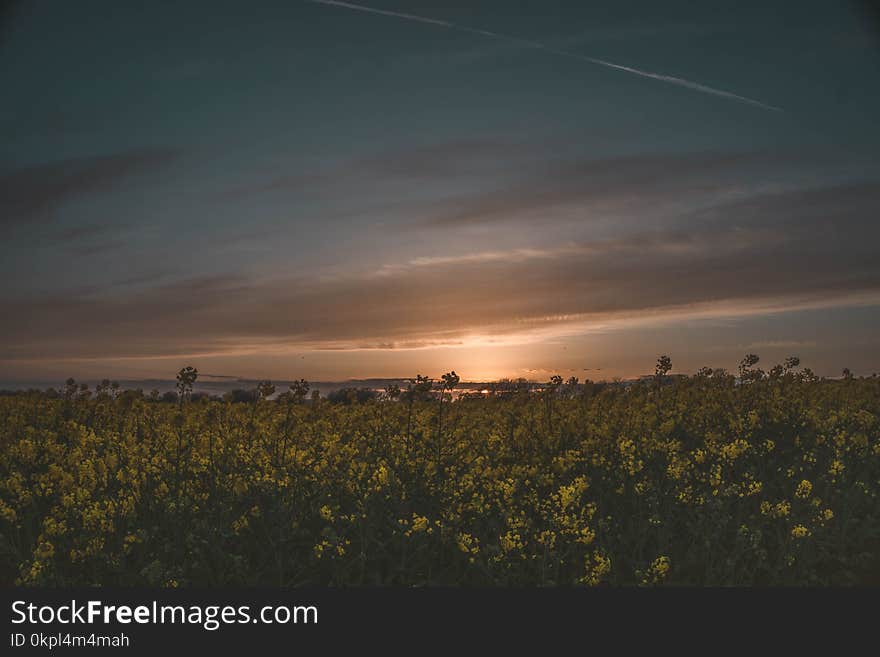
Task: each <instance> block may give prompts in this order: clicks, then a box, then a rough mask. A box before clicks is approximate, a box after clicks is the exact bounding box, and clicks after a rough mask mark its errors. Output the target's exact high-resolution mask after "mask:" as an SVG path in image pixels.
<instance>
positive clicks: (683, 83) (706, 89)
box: [306, 0, 783, 112]
mask: <svg viewBox="0 0 880 657" xmlns="http://www.w3.org/2000/svg"><path fill="white" fill-rule="evenodd" d="M306 1H307V2H313V3H315V4H319V5H330V6H333V7H341V8H343V9H352V10H354V11H363V12H367V13H369V14H379V15H380V16H391V17H393V18H402V19H404V20H408V21H415V22H417V23H427V24H429V25H437V26H439V27H445V28H447V29H450V30H458V31H459V32H468V33H470V34H478V35H480V36H486V37H491V38H493V39H501V40H503V41H510V42H512V43H518V44H520V45H522V46H527V47H529V48H535V49H537V50H543V51H544V52H547V53H550V54H553V55H559V56H560V57H568V58H570V59H577V60H580V61H582V62H588V63H590V64H597V65H599V66H605V67H607V68H613V69H615V70H617V71H623V72H624V73H631V74H632V75H638V76H640V77H643V78H650V79H652V80H659V81H660V82H667V83H669V84H674V85H678V86H679V87H685V88H686V89H692V90H694V91H700V92H702V93H705V94H711V95H713V96H719V97H720V98H728V99H730V100H735V101H738V102H741V103H746V104H748V105H753V106H755V107H760V108H761V109H765V110H770V111H773V112H782V111H783V109H782V108H781V107H776V106H775V105H768V104H767V103H762V102H761V101H760V100H755V99H754V98H748V97H747V96H740V95H739V94H735V93H733V92H731V91H724V90H723V89H716V88H715V87H710V86H707V85H705V84H700V83H699V82H694V81H692V80H685V79H684V78H677V77H675V76H673V75H663V74H662V73H652V72H651V71H643V70H641V69H638V68H633V67H632V66H624V65H622V64H615V63H614V62H609V61H606V60H604V59H597V58H595V57H587V56H586V55H581V54H578V53H576V52H571V51H570V50H559V49H557V48H551V47H549V46H547V45H545V44H543V43H541V42H539V41H531V40H529V39H520V38H518V37H514V36H509V35H507V34H499V33H498V32H490V31H488V30H478V29H476V28H473V27H467V26H465V25H458V24H456V23H451V22H449V21H442V20H437V19H434V18H426V17H424V16H416V15H414V14H405V13H402V12H399V11H388V10H385V9H375V8H373V7H366V6H364V5H356V4H353V3H351V2H341V0H306Z"/></svg>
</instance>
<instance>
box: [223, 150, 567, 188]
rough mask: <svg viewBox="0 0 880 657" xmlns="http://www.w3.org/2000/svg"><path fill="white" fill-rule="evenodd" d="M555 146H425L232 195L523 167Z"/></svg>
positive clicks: (361, 159) (345, 162) (327, 166)
mask: <svg viewBox="0 0 880 657" xmlns="http://www.w3.org/2000/svg"><path fill="white" fill-rule="evenodd" d="M552 146H553V145H552V144H546V145H544V146H543V147H536V146H535V145H534V144H531V145H527V144H522V143H517V142H513V141H509V140H504V139H489V138H483V139H480V138H474V139H461V140H452V141H449V142H442V143H426V144H421V145H417V146H414V147H410V148H404V149H397V150H387V151H385V152H382V153H378V154H376V155H371V156H367V157H358V158H353V159H346V160H343V161H338V162H332V163H328V164H325V165H323V166H317V167H309V168H306V169H302V170H299V171H294V172H292V173H290V174H286V175H281V176H276V177H274V178H271V179H269V180H267V181H262V182H258V183H254V184H251V185H243V186H240V187H237V188H235V189H233V190H231V191H230V192H229V194H230V195H232V196H249V195H252V194H259V193H265V192H290V193H301V192H309V191H314V190H325V189H326V188H327V187H329V186H340V185H351V184H357V183H386V182H389V181H393V180H401V179H403V180H408V181H413V180H418V179H436V178H444V177H450V176H458V177H461V176H466V175H472V174H474V173H477V172H479V171H482V170H485V169H486V167H487V165H497V164H498V163H499V162H505V161H509V162H520V163H522V162H523V161H524V160H526V159H530V158H534V157H536V156H539V155H541V154H542V152H543V153H545V154H546V151H548V150H549V149H550V148H552Z"/></svg>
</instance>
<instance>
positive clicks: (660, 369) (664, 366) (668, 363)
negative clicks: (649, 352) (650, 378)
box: [654, 355, 672, 379]
mask: <svg viewBox="0 0 880 657" xmlns="http://www.w3.org/2000/svg"><path fill="white" fill-rule="evenodd" d="M671 369H672V359H671V358H670V357H669V356H666V355H663V356H660V358H658V359H657V366H656V367H655V368H654V376H655V377H657V378H658V379H662V378H663V377H664V376H666V375H667V374H669V371H670V370H671Z"/></svg>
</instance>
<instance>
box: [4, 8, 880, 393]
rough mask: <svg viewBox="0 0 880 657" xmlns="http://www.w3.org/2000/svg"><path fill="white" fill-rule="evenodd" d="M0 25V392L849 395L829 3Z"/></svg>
mask: <svg viewBox="0 0 880 657" xmlns="http://www.w3.org/2000/svg"><path fill="white" fill-rule="evenodd" d="M363 3H364V4H361V3H359V2H358V3H353V4H352V3H343V2H332V1H326V2H309V1H295V0H291V1H286V2H275V3H273V2H260V3H240V2H223V1H217V0H215V1H213V2H187V3H177V2H164V1H155V2H151V3H116V2H96V1H84V2H78V3H60V2H28V3H19V4H12V5H10V8H9V9H7V10H6V11H5V13H3V14H0V20H2V23H0V88H2V89H3V90H4V91H3V101H2V103H0V137H2V139H0V230H2V234H3V240H2V242H0V280H2V281H3V283H2V287H0V310H2V312H0V381H53V380H55V379H58V380H60V379H62V378H66V377H67V376H75V377H80V378H88V377H104V376H107V377H110V378H114V377H115V378H139V377H143V378H154V377H160V378H173V375H174V373H175V372H176V371H177V370H178V369H179V368H180V367H181V366H183V365H190V364H191V365H194V366H196V367H198V368H199V369H200V371H203V372H212V373H216V374H219V375H225V376H240V377H245V378H276V379H293V378H300V377H303V378H306V379H312V380H343V379H347V378H365V377H405V376H413V375H415V373H416V372H420V373H426V374H429V375H432V376H436V375H439V374H440V373H442V372H445V371H448V370H451V369H455V370H456V371H457V372H458V373H459V374H460V375H461V376H462V378H463V379H464V380H472V381H478V380H491V379H497V378H500V377H526V378H530V379H534V380H546V378H547V377H548V376H550V375H551V374H555V373H557V372H558V373H560V374H562V375H564V376H566V378H567V377H568V376H578V377H580V378H581V379H586V378H589V379H593V380H601V379H611V378H614V377H623V378H626V377H632V376H638V375H640V374H644V373H647V372H651V371H653V366H654V362H655V360H656V358H657V356H658V355H660V354H669V355H670V356H671V357H672V360H673V365H674V370H673V371H676V372H683V373H688V372H693V371H695V370H697V369H698V368H700V367H702V366H710V367H725V368H728V369H731V370H732V369H735V367H736V365H737V363H738V362H739V360H740V359H741V358H742V357H743V355H745V354H746V353H749V352H754V353H757V354H758V355H760V356H761V358H762V361H761V364H762V365H766V366H770V365H772V364H774V363H776V362H780V361H781V360H782V359H783V358H785V357H786V356H788V355H797V356H799V357H800V358H801V361H802V362H803V364H804V365H806V366H809V367H811V368H812V369H813V370H814V371H816V372H817V373H819V374H821V375H826V376H835V375H839V373H840V371H841V369H842V368H843V367H849V368H850V369H851V370H852V371H853V372H854V373H855V374H864V375H869V374H871V373H873V372H876V371H880V331H877V326H880V257H878V246H877V245H878V244H880V184H878V183H880V158H878V157H877V154H878V153H880V87H878V85H877V84H876V80H877V79H878V73H880V39H878V31H877V27H878V23H877V21H876V15H871V14H870V13H869V12H866V11H865V10H864V9H862V7H861V6H860V5H857V4H847V3H843V2H841V3H834V2H812V1H810V0H805V1H803V2H799V3H791V2H788V1H787V0H764V1H762V2H732V1H731V2H715V1H706V2H701V3H691V2H678V1H671V2H663V3H656V2H653V1H636V0H631V1H620V0H617V1H615V2H589V3H585V2H562V1H552V0H534V1H528V2H526V1H511V0H505V1H503V2H500V1H494V0H493V1H476V0H472V1H468V2H449V1H444V2H439V1H437V2H415V1H413V2H403V1H402V0H363Z"/></svg>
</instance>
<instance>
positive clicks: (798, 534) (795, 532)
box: [791, 525, 810, 538]
mask: <svg viewBox="0 0 880 657" xmlns="http://www.w3.org/2000/svg"><path fill="white" fill-rule="evenodd" d="M791 535H792V537H793V538H806V537H807V536H809V535H810V530H809V529H807V528H806V527H804V526H803V525H795V526H794V527H793V528H792V530H791Z"/></svg>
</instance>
